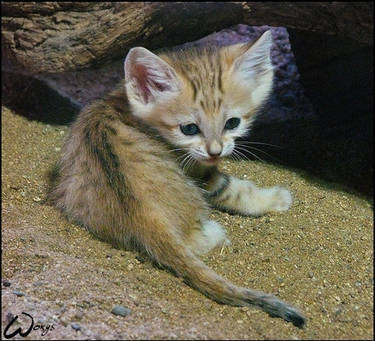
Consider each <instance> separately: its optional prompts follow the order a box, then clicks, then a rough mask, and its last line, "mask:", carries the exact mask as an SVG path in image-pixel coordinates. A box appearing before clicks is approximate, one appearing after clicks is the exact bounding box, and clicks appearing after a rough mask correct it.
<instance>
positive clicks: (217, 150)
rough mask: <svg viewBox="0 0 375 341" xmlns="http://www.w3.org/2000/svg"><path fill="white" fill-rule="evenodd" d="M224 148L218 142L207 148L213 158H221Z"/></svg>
mask: <svg viewBox="0 0 375 341" xmlns="http://www.w3.org/2000/svg"><path fill="white" fill-rule="evenodd" d="M222 151H223V148H222V146H221V144H220V143H219V142H217V141H213V142H212V143H211V144H210V145H208V146H207V153H208V155H210V156H212V157H217V156H220V154H221V152H222Z"/></svg>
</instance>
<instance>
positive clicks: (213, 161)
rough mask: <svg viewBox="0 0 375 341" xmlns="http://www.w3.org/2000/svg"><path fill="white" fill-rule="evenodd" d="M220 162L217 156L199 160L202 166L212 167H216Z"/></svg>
mask: <svg viewBox="0 0 375 341" xmlns="http://www.w3.org/2000/svg"><path fill="white" fill-rule="evenodd" d="M219 161H220V158H219V157H218V156H213V157H210V158H208V159H204V160H201V162H202V163H203V164H206V165H209V166H213V165H216V164H217V163H218V162H219Z"/></svg>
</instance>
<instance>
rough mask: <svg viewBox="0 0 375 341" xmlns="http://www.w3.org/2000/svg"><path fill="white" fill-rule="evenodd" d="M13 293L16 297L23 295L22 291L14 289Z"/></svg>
mask: <svg viewBox="0 0 375 341" xmlns="http://www.w3.org/2000/svg"><path fill="white" fill-rule="evenodd" d="M13 294H15V295H16V296H17V297H21V296H25V293H23V292H22V291H18V290H14V291H13Z"/></svg>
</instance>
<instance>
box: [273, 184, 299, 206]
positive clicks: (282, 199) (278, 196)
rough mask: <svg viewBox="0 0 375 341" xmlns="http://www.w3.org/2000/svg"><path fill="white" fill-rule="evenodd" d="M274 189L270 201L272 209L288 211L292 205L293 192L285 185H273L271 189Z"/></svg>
mask: <svg viewBox="0 0 375 341" xmlns="http://www.w3.org/2000/svg"><path fill="white" fill-rule="evenodd" d="M269 190H270V191H272V200H271V203H270V210H271V211H278V212H282V211H286V210H288V209H289V208H290V206H291V205H292V201H293V199H292V194H291V193H290V192H289V191H288V190H287V189H286V188H283V187H278V186H275V187H272V188H270V189H269Z"/></svg>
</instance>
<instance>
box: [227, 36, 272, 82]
mask: <svg viewBox="0 0 375 341" xmlns="http://www.w3.org/2000/svg"><path fill="white" fill-rule="evenodd" d="M271 46H272V35H271V30H268V31H266V32H264V33H263V35H262V36H261V37H260V38H258V40H257V41H256V42H255V43H251V44H246V45H244V46H243V47H242V48H241V50H242V51H241V52H242V53H241V54H240V55H239V56H238V57H237V58H236V59H235V61H234V64H233V68H234V70H233V71H234V73H235V74H237V75H238V76H240V78H241V79H243V80H250V79H254V78H256V77H257V76H262V75H265V74H267V73H269V72H270V71H272V70H273V67H272V63H271Z"/></svg>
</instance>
